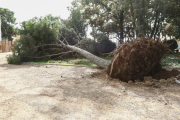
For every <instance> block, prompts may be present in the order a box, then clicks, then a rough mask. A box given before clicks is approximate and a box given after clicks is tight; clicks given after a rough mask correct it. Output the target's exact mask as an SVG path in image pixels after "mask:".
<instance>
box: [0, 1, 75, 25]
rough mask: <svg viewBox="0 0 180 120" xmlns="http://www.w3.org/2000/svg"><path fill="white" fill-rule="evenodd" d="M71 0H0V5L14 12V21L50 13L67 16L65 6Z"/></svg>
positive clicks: (68, 4)
mask: <svg viewBox="0 0 180 120" xmlns="http://www.w3.org/2000/svg"><path fill="white" fill-rule="evenodd" d="M72 1H73V0H0V7H2V8H8V9H9V10H11V11H13V12H14V13H15V15H14V16H15V18H16V22H17V23H20V22H23V21H27V20H29V19H31V18H33V17H40V16H45V15H48V14H52V15H53V16H60V17H61V18H63V19H67V18H68V17H69V14H70V12H69V11H68V10H67V7H68V6H70V5H71V2H72Z"/></svg>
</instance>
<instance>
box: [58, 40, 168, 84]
mask: <svg viewBox="0 0 180 120" xmlns="http://www.w3.org/2000/svg"><path fill="white" fill-rule="evenodd" d="M61 45H63V47H65V48H67V49H70V50H72V51H74V52H77V53H79V54H81V55H83V56H84V57H86V58H87V59H89V60H91V61H92V62H93V63H95V64H96V65H98V66H100V67H102V68H104V69H106V71H107V73H108V75H109V76H110V77H112V78H118V79H120V80H121V81H125V82H128V81H129V80H132V81H134V80H137V79H139V80H143V78H144V77H145V76H150V75H154V74H156V73H157V72H159V71H160V70H161V69H162V66H161V64H160V60H161V58H162V57H163V55H164V54H167V53H169V52H170V49H169V47H168V46H167V45H165V44H163V43H162V42H160V41H155V40H153V39H152V38H141V39H138V40H134V41H132V42H131V43H126V44H123V45H120V46H119V47H118V48H117V49H116V50H115V55H114V58H113V60H112V61H111V62H110V61H108V60H104V59H102V58H99V57H97V56H95V55H93V54H91V53H89V52H87V51H85V50H82V49H80V48H77V47H74V46H70V45H65V44H63V43H62V42H61Z"/></svg>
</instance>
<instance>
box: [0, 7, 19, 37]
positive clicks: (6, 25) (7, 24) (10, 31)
mask: <svg viewBox="0 0 180 120" xmlns="http://www.w3.org/2000/svg"><path fill="white" fill-rule="evenodd" d="M0 16H1V31H2V37H3V38H7V39H8V40H12V36H13V35H14V26H13V25H14V24H15V20H16V19H15V17H14V12H13V11H10V10H9V9H7V8H0Z"/></svg>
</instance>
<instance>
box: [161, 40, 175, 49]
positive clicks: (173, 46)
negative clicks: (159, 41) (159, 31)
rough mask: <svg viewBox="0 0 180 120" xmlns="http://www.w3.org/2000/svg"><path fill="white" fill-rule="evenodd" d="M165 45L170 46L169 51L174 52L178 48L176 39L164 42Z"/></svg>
mask: <svg viewBox="0 0 180 120" xmlns="http://www.w3.org/2000/svg"><path fill="white" fill-rule="evenodd" d="M163 43H164V44H168V45H169V49H171V51H174V49H176V48H177V47H178V44H177V41H176V40H175V39H171V40H164V41H163Z"/></svg>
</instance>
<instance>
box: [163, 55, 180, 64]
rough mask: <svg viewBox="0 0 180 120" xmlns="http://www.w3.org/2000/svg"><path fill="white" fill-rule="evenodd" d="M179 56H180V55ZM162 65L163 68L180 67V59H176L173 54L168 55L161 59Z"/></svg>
mask: <svg viewBox="0 0 180 120" xmlns="http://www.w3.org/2000/svg"><path fill="white" fill-rule="evenodd" d="M177 55H180V54H179V53H178V54H177ZM161 65H163V66H173V67H180V58H179V57H176V56H174V55H172V54H166V55H164V57H163V58H162V59H161Z"/></svg>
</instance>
